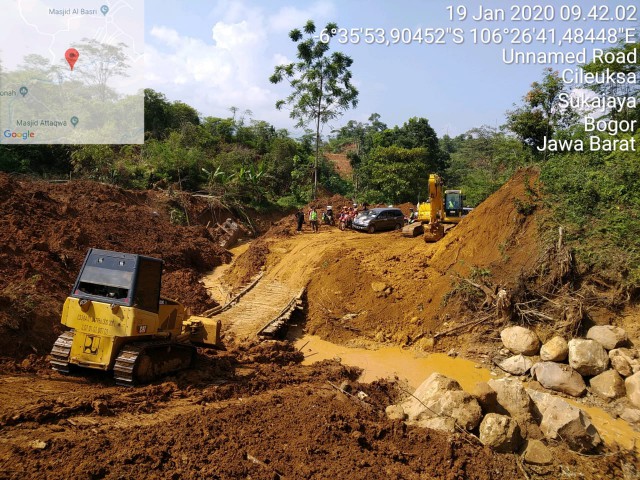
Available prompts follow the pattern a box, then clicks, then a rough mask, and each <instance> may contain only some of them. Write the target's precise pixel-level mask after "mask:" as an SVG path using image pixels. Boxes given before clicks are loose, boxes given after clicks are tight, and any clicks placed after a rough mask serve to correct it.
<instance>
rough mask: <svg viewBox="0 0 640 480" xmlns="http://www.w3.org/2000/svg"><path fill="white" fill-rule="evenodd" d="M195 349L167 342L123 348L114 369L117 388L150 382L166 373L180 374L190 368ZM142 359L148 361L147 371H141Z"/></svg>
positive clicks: (187, 345)
mask: <svg viewBox="0 0 640 480" xmlns="http://www.w3.org/2000/svg"><path fill="white" fill-rule="evenodd" d="M195 352H196V349H195V347H194V346H192V345H189V344H183V343H176V342H172V341H170V340H151V341H148V342H137V343H132V344H129V345H125V346H124V347H123V348H122V350H120V353H119V354H118V356H117V358H116V361H115V364H114V366H113V376H114V378H115V380H116V384H117V385H123V386H133V385H136V384H139V383H147V382H150V381H152V380H154V379H156V378H158V377H160V376H162V375H165V374H167V373H171V372H176V371H178V370H182V369H184V368H187V367H189V366H190V365H191V363H192V361H193V357H194V355H195ZM143 357H147V358H148V360H149V361H148V362H147V366H148V367H149V369H148V371H146V370H145V371H141V368H142V367H143V364H142V363H141V360H142V359H143Z"/></svg>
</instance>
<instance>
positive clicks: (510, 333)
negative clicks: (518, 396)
mask: <svg viewBox="0 0 640 480" xmlns="http://www.w3.org/2000/svg"><path fill="white" fill-rule="evenodd" d="M500 338H501V339H502V343H503V344H504V346H505V348H507V349H508V350H509V351H510V352H512V353H514V354H515V355H514V356H511V357H509V358H506V359H501V360H500V361H497V362H496V364H497V365H498V366H499V367H500V368H501V369H502V370H504V371H505V372H507V373H510V374H511V375H525V374H526V373H527V371H529V372H530V373H531V376H532V377H533V378H534V379H535V380H537V381H538V382H539V383H540V384H541V385H542V386H543V387H544V388H547V389H549V390H553V391H556V392H561V393H564V394H566V395H571V396H573V397H580V396H582V395H584V394H585V393H586V392H587V382H588V386H589V390H590V391H591V392H592V393H594V394H595V395H598V396H599V397H600V398H602V399H604V400H605V401H611V400H616V399H619V398H622V397H625V396H626V397H627V398H628V399H629V401H630V402H631V403H632V404H633V405H634V406H635V407H638V408H640V352H638V350H637V349H631V348H624V345H626V344H627V343H628V342H629V338H628V336H627V333H626V332H625V331H624V330H623V329H622V328H620V327H615V326H612V325H600V326H595V327H592V328H590V329H589V331H588V332H587V338H573V339H570V340H569V341H568V342H567V341H566V340H565V339H564V338H562V337H559V336H556V337H553V338H552V339H551V340H549V341H548V342H546V343H544V344H542V345H541V343H540V340H539V339H538V337H537V335H536V334H535V332H533V331H532V330H529V329H527V328H523V327H518V326H515V327H508V328H505V329H504V330H503V331H502V332H501V333H500ZM536 355H539V356H540V361H536V360H537V357H536ZM564 362H568V364H567V363H564ZM639 414H640V412H639Z"/></svg>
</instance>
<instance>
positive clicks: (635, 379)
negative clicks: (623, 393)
mask: <svg viewBox="0 0 640 480" xmlns="http://www.w3.org/2000/svg"><path fill="white" fill-rule="evenodd" d="M624 386H625V387H626V389H627V397H629V400H631V403H633V404H634V405H635V406H636V407H640V372H637V373H634V374H633V375H631V376H630V377H627V378H626V379H625V381H624Z"/></svg>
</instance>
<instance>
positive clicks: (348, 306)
mask: <svg viewBox="0 0 640 480" xmlns="http://www.w3.org/2000/svg"><path fill="white" fill-rule="evenodd" d="M536 178H537V174H536V172H535V171H533V170H526V171H522V172H519V173H518V174H517V175H515V176H514V177H513V178H512V179H511V180H510V181H509V182H507V183H506V184H505V185H504V186H503V187H502V188H501V189H500V190H498V191H497V192H496V193H495V194H493V195H492V196H491V197H489V198H488V199H487V200H485V201H484V202H483V203H482V204H481V205H480V206H479V207H478V208H476V209H475V210H474V211H473V212H472V213H471V214H470V215H468V216H467V217H465V218H464V219H463V220H462V221H461V222H460V224H458V225H457V226H456V227H455V228H453V229H451V230H450V231H449V232H448V233H447V234H446V236H445V237H444V238H443V239H442V240H440V241H439V242H437V243H435V244H425V243H424V242H423V241H422V239H420V238H414V239H408V238H403V237H401V236H400V235H399V234H398V233H395V232H388V233H381V234H377V235H376V236H375V237H377V238H376V239H374V238H372V237H373V236H368V235H364V234H363V240H362V241H361V242H358V243H357V244H356V243H353V244H347V245H346V246H345V245H340V244H339V242H336V249H335V250H333V249H329V250H328V251H325V253H324V255H323V257H322V259H321V261H320V262H319V263H320V264H321V265H322V269H321V272H320V274H318V275H315V276H313V278H312V280H311V283H310V284H309V289H308V298H309V299H310V300H309V307H308V323H307V329H308V331H309V332H310V333H313V334H318V335H320V336H322V337H323V338H325V339H327V340H330V341H333V342H337V343H346V342H350V341H353V340H362V339H369V340H371V341H374V342H393V343H396V344H400V345H414V344H417V343H419V345H420V346H422V347H423V348H425V349H429V350H430V349H431V347H433V343H429V342H430V341H431V337H432V336H433V335H434V334H436V333H439V332H442V331H446V330H448V329H450V328H452V327H454V326H456V325H458V324H462V323H464V322H466V321H467V320H469V315H472V314H473V313H474V312H473V310H472V309H470V308H469V305H467V304H466V303H465V298H464V296H461V295H452V292H455V290H456V287H457V286H458V285H459V283H460V281H461V279H462V278H476V277H478V278H480V280H481V279H482V278H490V280H491V283H492V284H499V285H501V286H503V287H505V288H507V289H512V288H515V287H516V284H517V283H518V281H519V278H520V274H521V273H522V272H527V271H531V270H532V269H533V268H534V267H535V265H536V262H537V259H538V257H539V256H540V254H541V248H542V247H541V242H540V241H539V234H538V229H537V227H538V226H537V222H536V218H539V217H538V215H539V214H540V212H539V211H535V212H534V214H531V215H524V214H522V213H520V212H521V210H522V209H521V208H519V205H521V204H522V202H526V201H528V195H529V193H528V191H529V189H530V188H532V185H533V183H534V182H535V179H536ZM469 288H471V289H472V290H473V287H469ZM480 294H481V295H482V292H481V291H480ZM482 296H484V295H482ZM488 332H489V333H490V335H492V336H497V334H495V327H494V326H493V325H491V324H490V323H488V324H486V325H480V326H478V327H477V328H476V331H475V335H476V336H477V338H478V343H479V344H482V343H484V342H485V341H486V339H487V338H490V337H486V334H487V333H488ZM491 332H493V333H491ZM459 333H464V332H459ZM466 340H467V339H466V338H465V337H464V336H459V335H456V336H453V338H449V337H442V339H441V340H440V341H439V342H438V345H436V346H437V347H438V349H440V350H445V349H448V348H458V347H460V346H461V345H465V343H466Z"/></svg>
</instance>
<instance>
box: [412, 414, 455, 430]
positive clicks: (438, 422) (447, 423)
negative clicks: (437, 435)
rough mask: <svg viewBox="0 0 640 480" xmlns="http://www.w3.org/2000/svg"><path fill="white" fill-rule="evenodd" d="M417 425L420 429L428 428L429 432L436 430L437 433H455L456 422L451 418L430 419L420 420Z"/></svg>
mask: <svg viewBox="0 0 640 480" xmlns="http://www.w3.org/2000/svg"><path fill="white" fill-rule="evenodd" d="M417 425H418V426H419V427H422V428H428V429H430V430H437V431H439V432H446V433H455V431H456V421H455V420H454V419H453V418H451V417H431V418H427V419H425V420H420V421H419V422H417Z"/></svg>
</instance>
